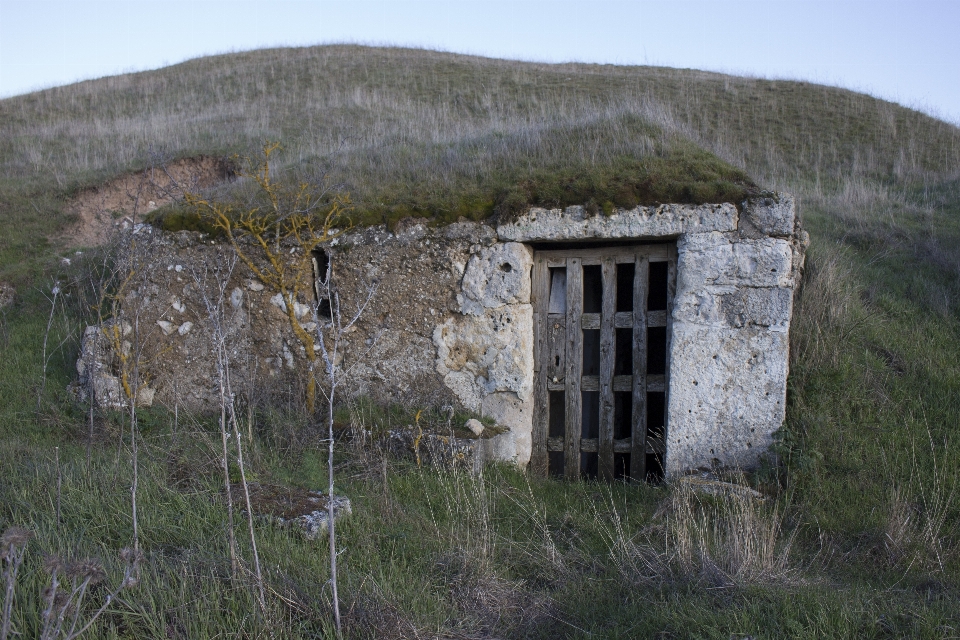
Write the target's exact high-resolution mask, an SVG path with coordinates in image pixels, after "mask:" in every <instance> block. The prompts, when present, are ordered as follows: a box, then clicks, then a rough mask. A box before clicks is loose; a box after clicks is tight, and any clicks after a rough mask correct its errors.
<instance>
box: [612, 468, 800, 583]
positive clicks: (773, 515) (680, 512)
mask: <svg viewBox="0 0 960 640" xmlns="http://www.w3.org/2000/svg"><path fill="white" fill-rule="evenodd" d="M611 507H612V504H611ZM606 515H607V514H604V515H599V514H598V517H600V518H604V519H607V518H609V522H610V523H611V525H610V526H609V528H608V529H607V532H606V537H607V540H608V546H609V548H610V553H611V555H612V557H613V559H614V562H615V564H616V565H617V567H618V568H619V569H620V572H621V575H622V576H623V577H624V578H625V579H626V580H627V581H628V582H631V583H633V584H637V585H641V584H642V585H647V586H662V585H665V584H677V583H680V584H690V583H692V584H697V585H702V586H705V587H707V588H730V587H746V586H751V585H789V584H797V583H798V582H799V580H800V574H799V572H798V570H797V569H796V567H795V566H794V565H793V563H792V562H791V557H790V556H791V549H792V547H793V541H794V535H795V532H787V531H784V524H783V517H782V514H781V513H780V512H779V511H778V510H777V508H776V507H770V506H768V505H766V504H764V503H763V501H761V500H759V499H757V498H755V497H752V496H751V495H750V494H749V493H746V492H727V493H723V494H721V495H705V494H703V493H700V492H698V491H696V490H695V488H694V487H693V486H692V485H690V484H688V483H683V482H678V483H675V484H673V485H672V486H671V490H670V496H669V498H668V499H667V500H666V501H665V502H664V504H663V505H662V506H661V508H660V510H659V512H658V515H656V516H655V517H654V519H653V523H652V524H651V525H650V526H648V527H646V528H645V529H643V530H641V531H639V532H637V533H631V532H629V531H628V530H627V528H626V526H625V524H624V523H623V522H622V521H621V519H620V517H619V515H618V514H617V513H616V510H612V513H611V514H609V516H607V517H604V516H606Z"/></svg>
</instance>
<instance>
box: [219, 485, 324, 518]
mask: <svg viewBox="0 0 960 640" xmlns="http://www.w3.org/2000/svg"><path fill="white" fill-rule="evenodd" d="M247 489H248V490H249V492H250V505H251V506H252V507H253V512H254V513H255V514H256V515H258V516H273V517H279V518H283V519H286V520H292V519H293V518H297V517H299V516H304V515H309V514H311V513H313V512H314V511H323V510H324V509H326V508H327V496H325V495H323V494H322V493H320V492H319V491H308V490H307V489H298V488H296V487H284V486H280V485H270V484H258V483H256V482H250V483H248V484H247ZM230 491H231V493H233V495H234V496H241V497H240V498H239V499H240V500H242V499H243V498H242V496H243V485H242V484H240V483H235V484H231V485H230ZM237 499H238V498H236V497H234V500H237ZM334 504H336V500H334Z"/></svg>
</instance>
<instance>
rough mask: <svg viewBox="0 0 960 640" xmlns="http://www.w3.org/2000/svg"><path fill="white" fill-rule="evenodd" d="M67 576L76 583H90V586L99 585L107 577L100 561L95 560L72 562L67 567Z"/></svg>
mask: <svg viewBox="0 0 960 640" xmlns="http://www.w3.org/2000/svg"><path fill="white" fill-rule="evenodd" d="M66 574H67V577H68V578H70V580H73V581H74V582H81V581H88V582H89V584H90V585H95V584H99V583H100V582H103V580H104V578H106V577H107V572H106V571H104V570H103V565H102V564H100V561H99V560H93V559H87V560H80V561H79V562H71V563H70V564H68V565H67V570H66Z"/></svg>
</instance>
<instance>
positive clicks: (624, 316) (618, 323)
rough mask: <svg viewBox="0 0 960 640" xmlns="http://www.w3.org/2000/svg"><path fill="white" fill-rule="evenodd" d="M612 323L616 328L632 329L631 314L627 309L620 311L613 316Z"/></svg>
mask: <svg viewBox="0 0 960 640" xmlns="http://www.w3.org/2000/svg"><path fill="white" fill-rule="evenodd" d="M613 325H614V326H615V327H616V328H617V329H632V328H633V314H632V313H630V312H629V311H621V312H619V313H617V315H615V316H614V320H613Z"/></svg>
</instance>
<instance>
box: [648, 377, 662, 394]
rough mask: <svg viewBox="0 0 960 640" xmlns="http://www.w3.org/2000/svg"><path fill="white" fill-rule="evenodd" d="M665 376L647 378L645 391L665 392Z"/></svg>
mask: <svg viewBox="0 0 960 640" xmlns="http://www.w3.org/2000/svg"><path fill="white" fill-rule="evenodd" d="M666 390H667V376H647V391H666Z"/></svg>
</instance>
